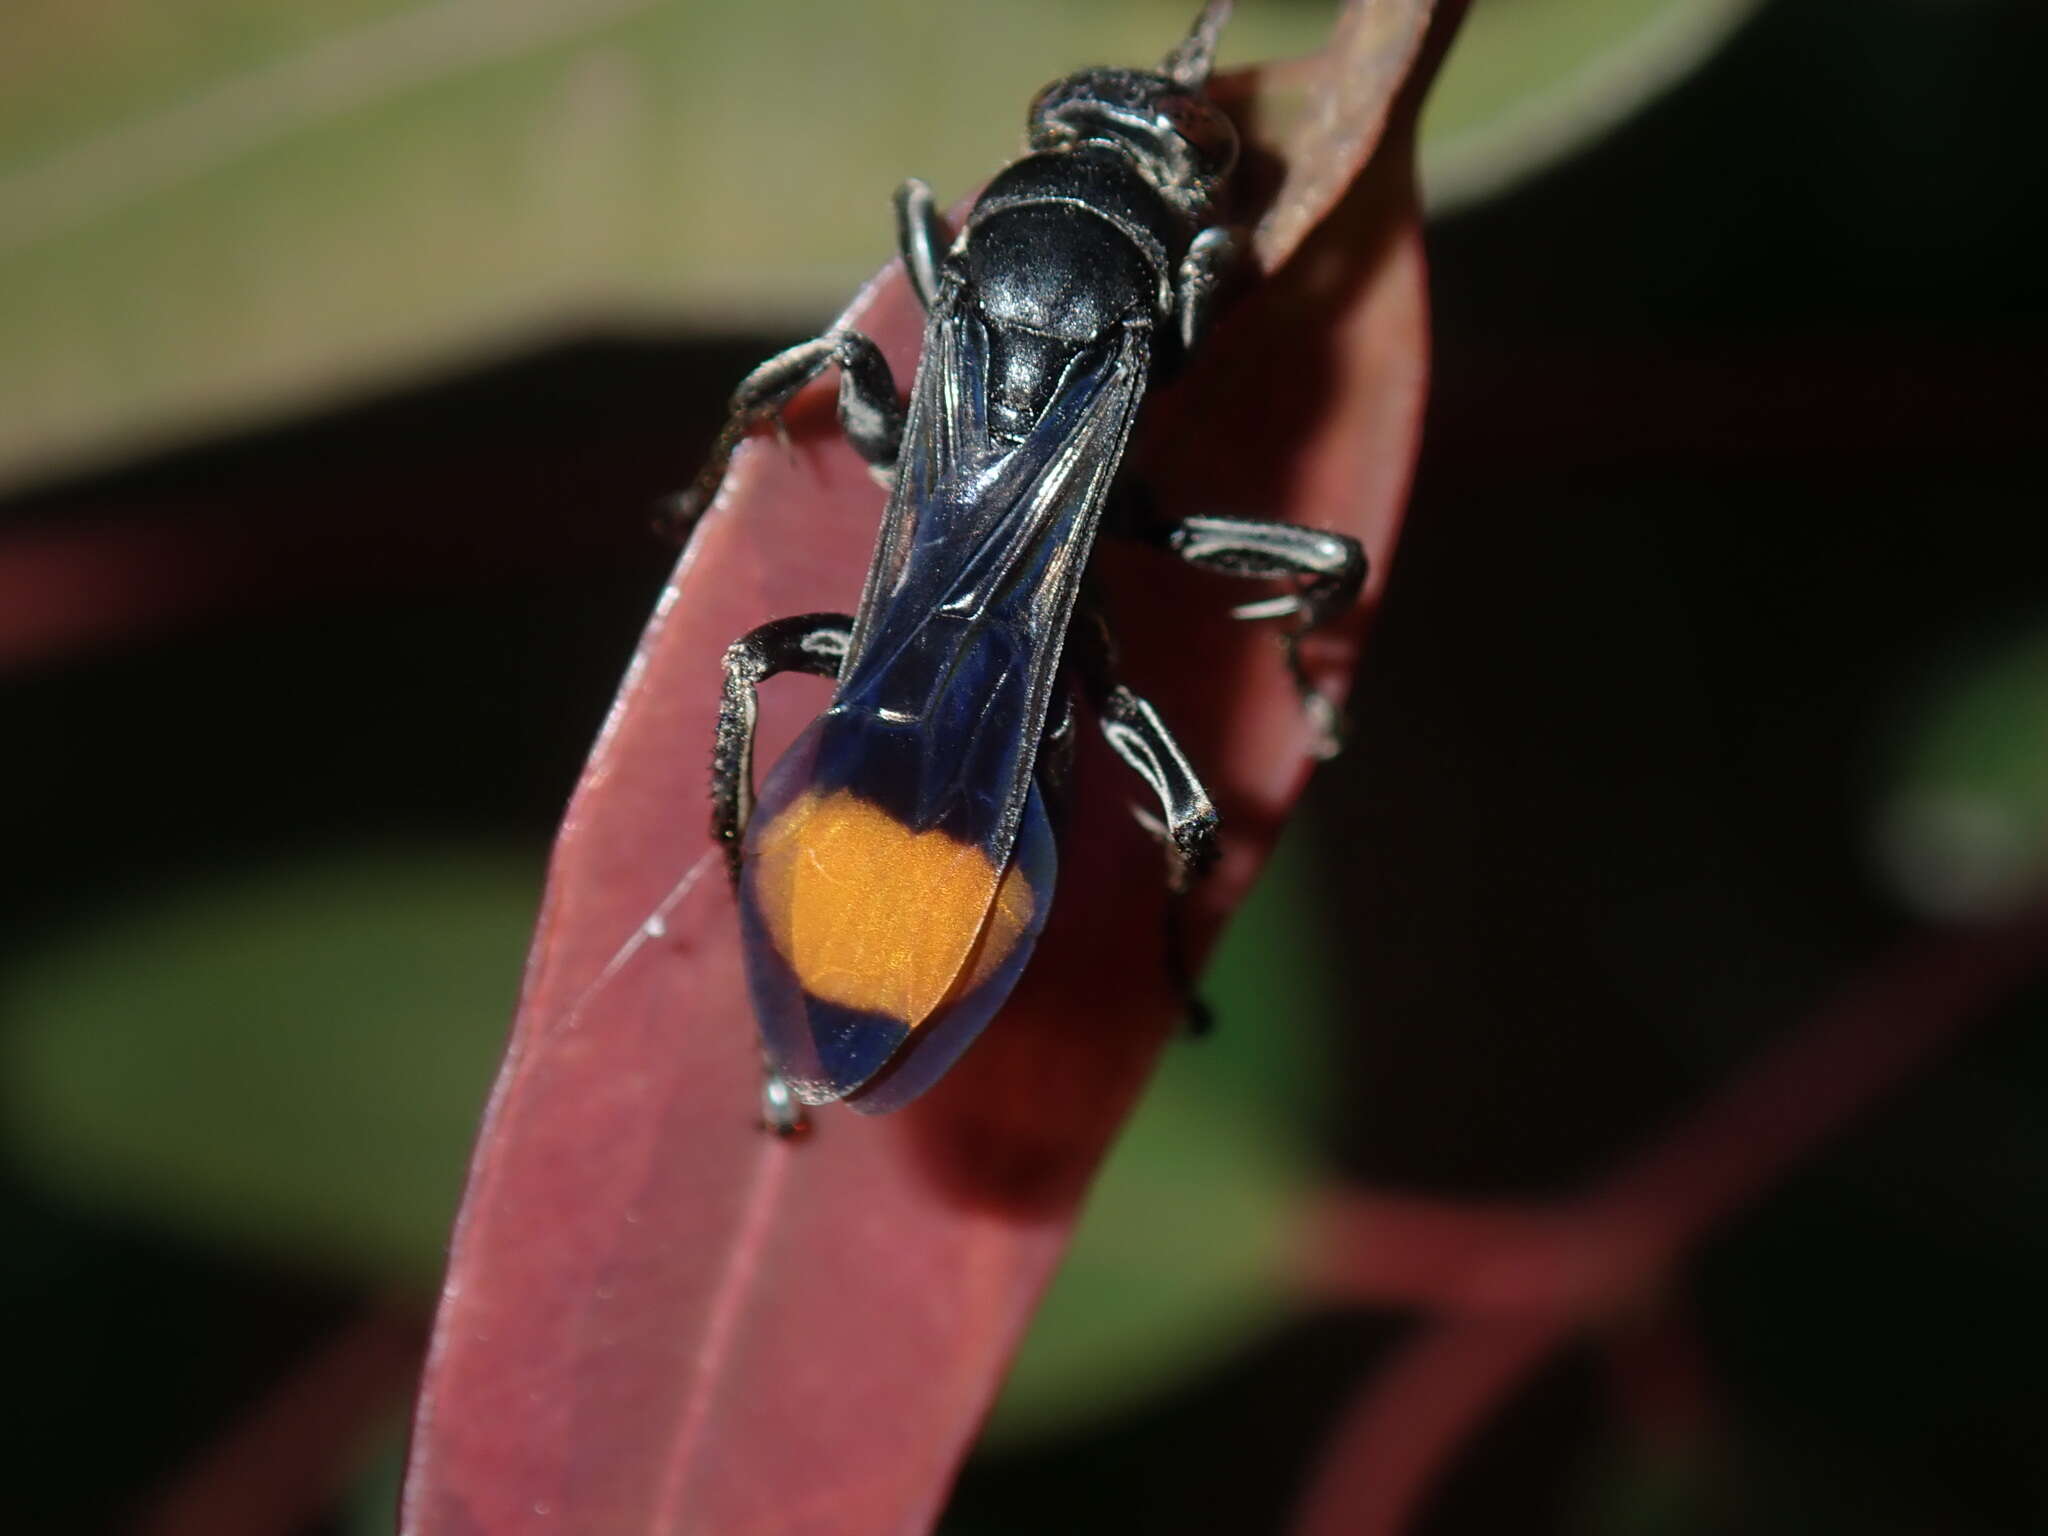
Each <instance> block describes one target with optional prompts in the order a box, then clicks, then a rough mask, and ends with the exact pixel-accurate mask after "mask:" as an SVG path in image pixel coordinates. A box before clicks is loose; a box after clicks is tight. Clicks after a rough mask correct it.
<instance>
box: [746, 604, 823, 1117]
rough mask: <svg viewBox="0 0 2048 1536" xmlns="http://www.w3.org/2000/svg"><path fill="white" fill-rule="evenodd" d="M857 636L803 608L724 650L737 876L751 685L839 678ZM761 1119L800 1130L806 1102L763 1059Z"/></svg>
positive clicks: (753, 709)
mask: <svg viewBox="0 0 2048 1536" xmlns="http://www.w3.org/2000/svg"><path fill="white" fill-rule="evenodd" d="M852 638H853V620H852V619H851V618H849V617H847V615H845V614H843V613H805V614H799V615H798V616H797V617H796V618H793V619H777V620H775V621H774V622H773V623H769V624H763V625H762V626H761V627H760V628H758V629H750V630H748V631H747V633H745V634H744V635H742V636H740V638H739V639H737V640H735V641H733V643H732V644H731V645H729V646H727V647H726V650H725V697H724V699H723V700H722V701H721V702H720V704H719V706H718V735H717V738H716V741H715V742H714V744H713V746H712V749H711V835H712V837H713V838H714V839H715V840H716V841H717V842H718V844H719V846H720V847H722V848H724V850H725V865H726V871H727V873H729V874H730V875H731V876H732V879H733V883H734V884H735V885H737V884H738V883H739V878H740V838H741V836H742V835H743V834H744V833H745V832H746V830H747V818H748V817H750V816H751V815H753V812H754V724H755V721H756V719H757V718H758V716H759V709H758V701H757V699H756V698H755V693H754V690H755V689H756V688H758V687H759V686H760V685H761V684H762V683H763V682H765V681H766V680H767V679H769V678H771V677H774V676H776V675H777V674H778V673H783V672H808V673H810V674H811V675H812V676H813V677H837V676H838V675H839V667H840V664H841V663H842V662H844V661H845V660H846V646H847V642H848V641H849V640H851V639H852ZM761 1070H762V1074H763V1075H762V1080H761V1124H762V1125H764V1126H765V1127H767V1129H769V1130H771V1131H773V1132H774V1133H775V1134H776V1135H778V1136H801V1135H802V1134H803V1133H804V1131H805V1130H806V1129H808V1126H807V1124H806V1122H805V1120H804V1110H803V1105H801V1104H799V1103H798V1102H797V1100H796V1095H795V1094H793V1093H791V1092H790V1088H789V1084H788V1083H787V1082H786V1081H784V1080H783V1077H782V1074H781V1073H779V1072H777V1071H776V1070H775V1069H774V1068H773V1067H771V1066H769V1065H767V1063H766V1062H765V1061H764V1062H763V1063H762V1068H761Z"/></svg>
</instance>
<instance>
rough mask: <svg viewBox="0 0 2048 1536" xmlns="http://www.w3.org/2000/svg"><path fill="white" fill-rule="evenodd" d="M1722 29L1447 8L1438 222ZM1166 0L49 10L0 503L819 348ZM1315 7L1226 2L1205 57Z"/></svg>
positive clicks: (426, 3)
mask: <svg viewBox="0 0 2048 1536" xmlns="http://www.w3.org/2000/svg"><path fill="white" fill-rule="evenodd" d="M1748 4H1749V0H1478V3H1477V4H1476V5H1475V7H1474V14H1473V16H1472V17H1471V19H1470V20H1469V21H1468V23H1467V25H1466V28H1465V32H1464V35H1463V36H1462V37H1461V39H1460V41H1459V44H1458V46H1457V48H1456V49H1455V50H1454V52H1453V56H1452V59H1451V62H1450V65H1449V69H1448V72H1447V75H1446V78H1445V79H1444V81H1443V83H1442V84H1441V86H1440V87H1439V88H1438V91H1437V93H1436V97H1435V99H1434V101H1433V102H1432V105H1431V108H1430V112H1429V114H1428V117H1427V120H1426V124H1425V129H1426V134H1427V139H1428V142H1427V143H1426V145H1425V154H1424V167H1425V173H1426V175H1425V181H1426V184H1427V185H1429V186H1430V187H1431V188H1432V189H1433V194H1434V196H1435V197H1436V198H1437V201H1438V202H1439V204H1440V205H1444V204H1448V203H1450V202H1456V201H1461V200H1465V199H1468V198H1470V197H1472V196H1475V195H1478V194H1479V193H1480V192H1482V191H1487V190H1492V189H1494V188H1496V187H1499V186H1501V185H1504V184H1505V183H1506V182H1508V181H1510V180H1512V179H1513V178H1514V177H1515V176H1517V175H1519V174H1521V173H1522V172H1524V171H1526V170H1527V169H1529V168H1530V167H1531V166H1533V165H1535V164H1538V163H1542V162H1544V161H1546V160H1548V159H1550V158H1554V157H1555V156H1557V155H1559V154H1562V153H1563V152H1564V151H1565V150H1566V149H1568V148H1570V147H1571V146H1573V145H1575V144H1577V143H1578V142H1580V141H1581V140H1582V139H1583V138H1585V137H1586V136H1588V135H1589V134H1591V133H1594V132H1597V131H1599V130H1600V129H1602V128H1604V127H1606V126H1607V125H1608V124H1609V123H1611V122H1612V121H1614V120H1615V119H1616V118H1617V117H1618V116H1619V115H1621V114H1622V113H1624V112H1626V111H1627V110H1630V109H1631V108H1632V107H1633V106H1634V105H1635V104H1636V103H1637V102H1638V101H1640V100H1642V99H1644V98H1645V97H1646V96H1647V95H1649V94H1651V93H1653V92H1654V91H1655V90H1656V89H1657V88H1658V87H1660V86H1661V85H1662V84H1663V83H1664V82H1665V81H1667V80H1669V79H1670V78H1672V77H1673V76H1675V75H1676V74H1677V73H1678V72H1679V71H1680V70H1682V69H1683V68H1684V67H1685V66H1686V65H1688V64H1690V63H1691V62H1692V61H1693V60H1695V59H1696V58H1698V57H1699V56H1701V54H1703V53H1704V52H1705V50H1706V49H1707V48H1708V47H1709V46H1711V44H1712V43H1713V42H1714V41H1715V40H1716V39H1717V38H1718V37H1719V36H1720V35H1721V34H1722V33H1723V32H1724V31H1725V30H1726V29H1727V27H1728V26H1730V25H1732V23H1733V22H1734V21H1735V20H1736V19H1737V18H1739V16H1740V15H1741V14H1743V13H1744V12H1745V11H1746V10H1747V8H1748ZM1192 9H1193V5H1192V0H1131V3H1127V4H1122V5H1116V6H1100V5H1091V4H1086V3H1083V0H1061V3H1057V4H1038V3H1026V0H962V3H959V4H954V5H951V6H948V7H947V8H946V9H945V10H944V13H943V15H939V14H938V13H935V12H934V11H933V9H932V7H931V6H930V4H929V0H888V3H882V4H871V5H866V6H861V7H830V6H825V7H821V6H815V5H807V4H799V3H797V0H754V3H750V4H739V3H737V0H721V3H715V4H713V3H691V0H412V3H404V0H309V3H305V4H296V5H291V6H277V5H272V4H265V3H262V0H197V3H191V4H181V5H176V6H173V5H168V4H164V3H162V0H111V3H110V4H107V5H98V6H94V7H91V8H88V9H85V10H81V9H80V8H78V7H77V6H74V5H68V4H65V3H62V0H33V3H26V4H17V5H12V6H8V7H4V8H0V481H5V480H8V479H15V478H19V477H22V476H25V475H31V474H34V473H38V472H42V471H48V470H51V469H54V468H56V467H58V466H60V465H63V464H66V463H71V462H77V461H80V460H84V459H90V458H92V457H95V456H101V455H104V454H106V453H108V452H112V451H134V450H135V449H138V448H141V447H146V446H148V445H150V444H152V443H156V442H161V441H165V440H176V439H183V438H189V437H191V436H193V435H195V434H199V433H203V432H207V431H213V430H219V429H221V428H223V427H226V426H231V425H234V424H237V423H240V422H244V421H247V420H251V419H257V418H269V417H273V416H275V415H276V414H277V413H279V412H280V411H285V410H291V409H303V408H307V407H311V406H316V405H319V404H321V403H323V402H326V401H329V400H331V399H333V398H335V397H337V396H342V395H347V394H351V393H355V392H359V391H362V390H365V389H370V388H374V387H377V386H378V385H381V384H384V383H388V382H389V381H392V380H395V379H401V378H408V377H414V376H417V375H418V374H419V373H420V372H422V371H425V370H430V369H434V368H438V367H445V366H447V365H448V364H449V362H450V361H451V360H453V359H458V358H462V357H465V356H475V355H478V354H480V353H486V352H490V351H494V350H498V349H502V348H504V347H507V346H514V345H520V344H524V343H526V342H529V341H530V340H531V339H532V338H533V337H534V336H535V335H536V334H545V333H551V332H558V331H561V330H564V329H574V328H580V327H587V326H591V325H599V324H620V325H631V324H645V323H649V322H653V323H661V324H671V325H686V326H694V327H697V328H700V329H706V330H733V329H739V328H744V327H763V326H765V327H770V328H774V329H796V328H800V327H802V326H805V325H811V324H816V323H817V322H818V321H819V320H820V319H822V318H823V317H824V316H825V315H827V314H829V313H830V312H831V311H832V310H833V309H835V308H836V307H837V306H838V305H839V304H840V303H841V302H843V301H844V299H845V298H846V297H847V296H848V295H849V294H850V293H851V291H852V289H853V287H854V285H855V284H856V283H858V282H859V281H860V280H861V279H862V278H863V277H865V276H866V275H867V274H868V273H869V272H871V271H873V270H874V268H875V267H877V266H879V265H880V264H881V263H882V262H883V261H884V260H886V259H887V258H888V256H889V255H890V254H891V250H892V245H891V236H890V220H889V215H888V206H887V199H888V193H889V190H890V188H892V187H893V186H894V185H895V184H896V183H897V182H898V181H900V180H901V179H902V178H903V177H904V176H906V175H911V174H915V175H920V176H923V177H925V178H927V179H928V180H930V181H931V182H932V183H933V184H934V186H936V187H937V188H938V190H939V193H940V195H941V197H942V198H945V199H948V200H950V199H952V198H956V197H959V196H962V195H964V194H965V193H966V192H967V191H968V190H969V189H970V188H971V187H973V186H974V185H975V184H976V183H977V182H978V181H979V180H980V179H981V178H983V177H985V176H986V175H987V174H988V172H989V170H990V169H991V168H992V167H993V166H996V165H998V164H1000V163H1001V162H1002V161H1003V160H1004V159H1005V158H1006V157H1007V156H1009V155H1010V154H1012V153H1014V152H1015V150H1016V149H1017V147H1018V142H1019V138H1020V134H1021V129H1022V119H1023V111H1024V106H1025V103H1026V102H1027V101H1028V100H1029V98H1030V95H1031V93H1032V92H1033V91H1034V90H1035V89H1036V88H1037V87H1038V86H1039V85H1040V84H1042V83H1043V82H1044V81H1045V80H1047V79H1050V78H1052V77H1053V76H1055V75H1057V74H1059V73H1061V72H1063V71H1065V70H1068V69H1071V68H1073V67H1074V66H1075V65H1077V64H1079V63H1085V62H1091V61H1125V60H1132V61H1136V60H1146V59H1150V58H1153V57H1156V56H1157V55H1158V54H1159V53H1160V52H1161V51H1162V50H1163V49H1164V48H1165V46H1166V45H1167V43H1168V42H1169V41H1170V40H1171V39H1173V38H1174V37H1176V36H1178V35H1179V33H1180V31H1181V29H1182V28H1183V27H1185V25H1186V23H1187V20H1188V15H1189V13H1190V12H1191V11H1192ZM1331 15H1332V9H1331V7H1330V6H1328V5H1327V4H1311V3H1306V0H1292V3H1279V0H1268V3H1263V4H1247V5H1245V6H1243V7H1242V9H1241V11H1240V13H1239V15H1238V16H1237V17H1236V19H1235V20H1233V22H1232V24H1231V28H1230V31H1229V33H1228V35H1227V37H1226V39H1225V50H1224V62H1225V64H1226V65H1228V64H1231V63H1233V62H1243V61H1248V60H1251V59H1256V58H1269V57H1276V56H1285V55H1288V54H1298V53H1303V52H1307V51H1309V50H1310V49H1312V48H1314V47H1315V46H1316V45H1317V44H1318V43H1319V42H1320V41H1321V39H1322V36H1323V34H1324V32H1325V31H1326V29H1327V27H1328V25H1329V21H1330V18H1331Z"/></svg>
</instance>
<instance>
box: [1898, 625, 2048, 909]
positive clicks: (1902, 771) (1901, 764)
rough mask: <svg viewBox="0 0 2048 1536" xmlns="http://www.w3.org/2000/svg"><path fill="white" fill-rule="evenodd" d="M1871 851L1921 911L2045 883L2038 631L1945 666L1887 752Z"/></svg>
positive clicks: (2014, 898)
mask: <svg viewBox="0 0 2048 1536" xmlns="http://www.w3.org/2000/svg"><path fill="white" fill-rule="evenodd" d="M1877 850H1878V857H1879V860H1880V862H1881V864H1882V866H1883V868H1884V870H1885V872H1886V874H1887V875H1888V876H1889V878H1890V882H1891V884H1892V887H1893V889H1894V891H1895V892H1896V893H1897V894H1898V896H1899V897H1900V898H1901V899H1902V900H1903V901H1905V902H1906V903H1907V905H1909V906H1911V907H1913V908H1914V909H1915V910H1917V911H1919V912H1922V913H1924V914H1926V915H1928V916H1930V917H1936V918H1957V917H1970V916H1989V915H1993V914H1996V913H1999V912H2003V911H2009V910H2011V909H2012V908H2013V907H2014V906H2015V905H2016V904H2017V903H2019V902H2021V901H2023V900H2025V899H2026V898H2027V897H2029V896H2030V895H2032V894H2035V893H2037V892H2038V891H2039V890H2040V889H2041V886H2042V884H2043V882H2044V880H2048V628H2035V629H2033V630H2032V631H2030V632H2027V633H2024V634H2021V635H2018V636H2016V637H2013V638H2009V639H2007V640H2005V641H2004V642H2002V643H1999V644H1997V645H1994V646H1990V647H1986V648H1982V649H1979V650H1978V651H1976V652H1975V653H1974V654H1972V655H1970V656H1969V657H1968V658H1966V659H1964V660H1961V661H1958V662H1953V663H1951V664H1950V665H1949V666H1948V667H1947V668H1946V670H1945V672H1944V674H1943V676H1942V678H1941V680H1940V681H1939V682H1938V683H1937V684H1936V685H1935V686H1934V687H1933V688H1931V689H1929V690H1928V692H1927V696H1926V698H1925V701H1924V702H1923V703H1922V705H1921V707H1920V708H1919V709H1918V711H1916V713H1915V715H1914V717H1913V719H1912V721H1911V723H1910V724H1909V725H1908V726H1907V728H1906V730H1905V732H1904V733H1903V735H1902V738H1901V740H1900V742H1899V743H1898V745H1897V747H1896V748H1895V750H1894V753H1893V763H1892V766H1891V769H1890V773H1889V782H1888V784H1887V787H1886V789H1885V791H1884V793H1883V795H1882V797H1881V800H1880V804H1879V810H1878V824H1877Z"/></svg>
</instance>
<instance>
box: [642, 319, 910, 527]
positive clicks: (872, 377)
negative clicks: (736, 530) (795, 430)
mask: <svg viewBox="0 0 2048 1536" xmlns="http://www.w3.org/2000/svg"><path fill="white" fill-rule="evenodd" d="M834 364H837V365H838V367H839V426H840V430H842V431H843V432H845V434H846V440H847V441H848V442H849V443H851V444H852V445H853V449H854V452H856V453H858V454H859V455H860V456H861V457H862V458H864V459H866V460H867V461H868V463H870V464H872V465H873V466H874V467H875V468H876V469H878V470H880V471H882V472H883V473H885V474H888V473H892V472H893V471H894V470H895V467H896V452H897V449H898V448H899V447H901V445H902V442H903V414H904V413H903V406H902V404H901V403H900V402H899V401H898V400H897V398H896V378H895V375H894V374H892V373H891V372H890V371H889V360H888V359H887V358H885V357H883V356H882V353H881V349H880V348H878V347H877V346H876V345H875V344H874V343H873V342H872V341H869V340H868V339H867V337H865V336H863V335H861V334H860V332H858V331H827V332H826V333H825V334H824V335H823V336H818V337H814V338H813V339H812V340H810V341H805V342H799V343H798V344H797V345H796V346H793V347H791V348H790V349H789V350H788V351H786V352H778V353H776V354H775V356H773V357H771V358H769V359H768V361H767V362H765V363H763V364H762V365H761V366H760V367H758V368H756V369H755V370H754V371H753V372H752V373H750V374H748V375H747V376H746V377H745V378H744V379H741V380H740V383H739V388H737V389H735V390H734V391H733V393H732V403H731V407H730V411H731V413H730V414H729V415H728V416H727V417H726V422H725V425H724V427H722V428H721V429H720V430H719V433H718V437H717V440H716V441H715V442H713V443H712V445H711V452H710V455H709V456H708V457H707V458H706V459H705V461H704V467H703V468H702V469H700V470H699V471H698V472H697V478H696V479H695V480H693V481H692V482H691V483H690V486H689V488H688V489H687V490H684V491H682V492H680V493H678V494H677V495H675V496H673V497H671V498H670V499H669V501H668V502H667V504H666V505H665V506H664V507H663V508H662V511H661V522H662V525H663V528H664V531H666V532H667V533H669V534H670V535H671V536H673V537H674V538H675V540H676V542H678V543H681V542H683V541H685V540H687V539H688V538H689V536H690V530H691V529H693V528H695V527H696V526H697V519H699V518H700V517H702V516H703V515H704V509H705V508H706V507H708V506H710V505H711V499H712V498H713V497H714V496H716V495H717V494H718V487H719V485H720V484H721V483H722V482H723V481H724V479H725V468H726V465H727V464H728V463H730V462H731V460H732V455H733V450H734V449H735V448H737V447H739V445H740V443H741V441H742V440H743V439H745V437H746V435H747V433H748V432H750V431H752V430H753V428H754V427H755V426H757V425H758V424H759V423H761V422H763V421H771V420H772V421H774V422H776V423H777V425H778V426H779V425H780V423H781V416H782V408H783V407H784V406H785V405H787V404H789V402H790V400H791V398H792V397H794V396H795V394H796V392H797V391H798V390H800V389H802V388H803V387H804V386H805V385H806V384H808V383H810V382H811V380H813V379H815V378H816V377H817V376H818V375H819V374H821V373H823V372H824V371H825V370H826V369H827V368H830V367H832V366H833V365H834Z"/></svg>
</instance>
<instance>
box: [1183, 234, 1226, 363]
mask: <svg viewBox="0 0 2048 1536" xmlns="http://www.w3.org/2000/svg"><path fill="white" fill-rule="evenodd" d="M1240 254H1241V249H1240V247H1239V245H1238V240H1237V236H1236V235H1235V234H1233V233H1232V232H1231V231H1230V230H1228V229H1225V228H1224V227H1223V226H1222V225H1220V224H1217V225H1212V226H1211V227H1209V228H1208V229H1205V230H1203V231H1202V232H1201V233H1200V234H1199V235H1197V236H1195V238H1194V239H1193V240H1192V241H1191V242H1190V243H1189V245H1188V253H1187V255H1185V256H1183V257H1181V259H1180V271H1179V272H1177V273H1176V274H1175V275H1174V284H1173V288H1174V297H1175V303H1174V308H1175V309H1176V310H1178V311H1179V314H1180V344H1181V346H1182V348H1183V349H1184V350H1186V351H1189V352H1192V351H1193V350H1194V349H1195V344H1196V343H1197V342H1199V341H1200V340H1201V339H1202V337H1203V335H1204V334H1206V333H1207V331H1208V329H1209V322H1210V321H1211V320H1213V319H1214V318H1215V317H1216V298H1217V295H1218V294H1219V293H1220V292H1221V291H1222V288H1223V284H1224V281H1225V280H1226V279H1227V278H1228V277H1229V276H1230V272H1231V269H1232V268H1233V267H1235V266H1236V265H1237V261H1238V257H1239V255H1240Z"/></svg>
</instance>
